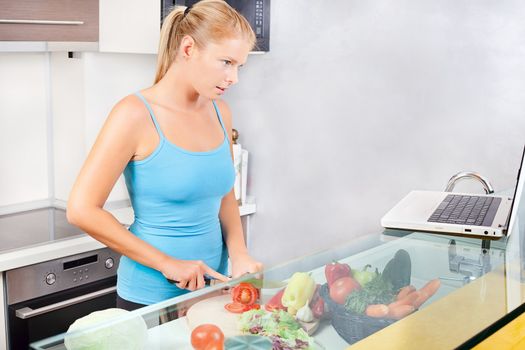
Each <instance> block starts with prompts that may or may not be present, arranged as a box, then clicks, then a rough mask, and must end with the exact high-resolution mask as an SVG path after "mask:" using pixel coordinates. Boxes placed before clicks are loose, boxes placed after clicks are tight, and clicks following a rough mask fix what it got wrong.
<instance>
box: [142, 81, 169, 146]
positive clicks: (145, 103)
mask: <svg viewBox="0 0 525 350" xmlns="http://www.w3.org/2000/svg"><path fill="white" fill-rule="evenodd" d="M135 95H137V97H138V98H140V99H141V100H142V102H144V105H145V106H146V108H147V109H148V112H149V115H150V117H151V120H152V121H153V124H155V129H157V132H158V133H159V137H160V138H161V139H163V138H164V134H163V133H162V129H161V128H160V125H159V123H158V122H157V118H155V113H153V109H151V106H150V104H149V103H148V101H147V100H146V98H145V97H144V96H142V94H141V93H140V92H139V91H137V92H135Z"/></svg>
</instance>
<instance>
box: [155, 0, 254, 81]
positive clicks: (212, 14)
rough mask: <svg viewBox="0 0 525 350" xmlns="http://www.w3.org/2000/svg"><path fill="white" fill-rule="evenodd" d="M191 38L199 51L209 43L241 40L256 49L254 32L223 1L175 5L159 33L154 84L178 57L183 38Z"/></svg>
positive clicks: (246, 22)
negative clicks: (240, 38)
mask: <svg viewBox="0 0 525 350" xmlns="http://www.w3.org/2000/svg"><path fill="white" fill-rule="evenodd" d="M185 35H189V36H191V37H192V38H193V40H195V44H196V46H197V47H199V48H203V47H205V46H206V44H207V43H208V42H215V43H218V42H220V41H221V40H223V39H229V38H235V37H238V36H240V37H242V38H244V39H246V40H247V42H248V43H249V44H250V45H251V46H250V48H251V49H253V47H254V46H255V33H254V32H253V29H252V28H251V27H250V24H249V23H248V21H247V20H246V18H244V17H243V16H242V15H241V14H239V13H238V12H237V11H235V10H234V9H233V8H232V7H231V6H230V5H228V4H227V3H226V2H225V1H223V0H201V1H199V2H197V3H196V4H194V5H193V6H191V8H189V9H188V8H186V7H184V6H176V7H175V8H174V9H173V10H172V11H171V12H170V13H169V14H168V15H167V16H166V17H165V18H164V22H163V24H162V29H161V31H160V41H159V54H158V58H157V72H156V74H155V83H157V82H158V81H159V80H160V79H162V77H163V76H164V75H165V74H166V72H167V71H168V69H169V67H170V66H171V64H172V63H173V61H174V60H175V57H176V56H177V51H178V49H179V46H180V43H181V40H182V38H183V37H184V36H185Z"/></svg>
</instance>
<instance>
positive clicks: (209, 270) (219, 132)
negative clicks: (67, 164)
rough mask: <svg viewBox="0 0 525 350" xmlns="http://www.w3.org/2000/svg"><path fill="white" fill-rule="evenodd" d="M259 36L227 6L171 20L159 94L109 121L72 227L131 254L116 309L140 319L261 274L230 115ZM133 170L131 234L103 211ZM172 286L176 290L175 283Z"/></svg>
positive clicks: (121, 107) (203, 5)
mask: <svg viewBox="0 0 525 350" xmlns="http://www.w3.org/2000/svg"><path fill="white" fill-rule="evenodd" d="M254 43H255V35H254V33H253V31H252V29H251V28H250V26H249V24H248V22H247V21H246V19H245V18H244V17H242V16H241V15H240V14H239V13H237V12H236V11H235V10H234V9H232V8H231V7H230V6H229V5H228V4H226V3H225V2H224V1H222V0H203V1H200V2H198V3H196V4H195V5H193V6H191V7H187V8H185V7H176V8H175V9H173V11H172V12H171V13H170V14H169V15H168V16H167V17H166V18H165V20H164V23H163V26H162V30H161V38H160V47H159V55H158V66H157V73H156V77H155V83H154V85H153V86H151V87H149V88H146V89H144V90H142V91H140V92H137V93H135V94H132V95H129V96H127V97H125V98H124V99H122V100H121V101H120V102H118V103H117V104H116V106H115V107H114V108H113V110H112V111H111V113H110V114H109V116H108V118H107V120H106V122H105V124H104V126H103V128H102V130H101V131H100V134H99V136H98V138H97V140H96V141H95V144H94V145H93V148H92V150H91V152H90V154H89V156H88V158H87V160H86V161H85V163H84V166H83V167H82V170H81V172H80V174H79V176H78V178H77V180H76V182H75V185H74V187H73V190H72V192H71V196H70V198H69V202H68V208H67V215H68V219H69V221H70V222H71V223H73V224H75V225H77V226H79V227H80V228H81V229H83V230H84V231H86V232H88V233H89V234H90V235H91V236H93V237H94V238H95V239H97V240H99V241H101V242H102V243H104V244H105V245H107V246H108V247H110V248H112V249H114V250H115V251H118V252H120V253H121V254H122V255H123V256H122V259H121V261H120V266H119V269H118V282H117V293H118V297H117V306H118V307H121V308H124V309H128V310H132V309H135V308H138V307H141V306H143V305H149V304H153V303H156V302H159V301H162V300H165V299H168V298H171V297H174V296H177V295H180V294H183V293H185V292H188V291H193V290H196V289H199V288H202V287H204V286H205V276H207V277H209V278H214V279H218V280H221V281H226V280H228V277H226V276H225V273H226V271H227V260H228V256H229V258H230V260H231V267H232V271H231V272H232V276H233V277H234V278H235V277H238V276H240V275H242V274H244V273H252V272H257V271H260V270H261V269H262V265H261V263H260V262H257V261H255V260H254V259H253V258H252V257H251V256H250V255H249V254H248V251H247V249H246V244H245V242H244V238H243V231H242V226H241V221H240V215H239V209H238V206H237V202H236V201H235V197H234V194H233V183H234V177H235V173H234V169H233V165H232V156H231V154H232V153H231V152H232V150H231V127H232V121H231V112H230V110H229V108H228V106H227V104H226V103H225V102H224V101H222V100H221V99H220V97H221V95H222V94H224V93H225V91H226V90H227V89H228V88H230V87H231V86H232V85H234V84H235V83H237V80H238V69H239V67H240V66H242V65H243V64H244V63H245V62H246V59H247V56H248V52H249V51H250V50H251V49H252V48H253V46H254ZM122 173H124V176H125V179H126V185H127V188H128V192H129V195H130V199H131V204H132V206H133V209H134V212H135V221H134V222H133V224H132V225H131V227H130V228H129V230H126V229H125V228H123V227H122V226H121V225H120V224H119V222H118V221H117V220H116V219H115V218H114V217H113V216H112V215H111V214H110V213H109V212H107V211H105V210H104V209H103V205H104V203H105V201H106V199H107V197H108V195H109V193H110V192H111V189H112V188H113V186H114V184H115V182H116V181H117V179H118V178H119V176H120V175H121V174H122ZM168 279H170V280H173V281H176V284H171V283H169V282H168Z"/></svg>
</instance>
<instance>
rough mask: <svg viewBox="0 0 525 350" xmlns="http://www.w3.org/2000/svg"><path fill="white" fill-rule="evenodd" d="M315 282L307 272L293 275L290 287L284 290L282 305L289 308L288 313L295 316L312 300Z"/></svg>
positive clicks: (289, 283)
mask: <svg viewBox="0 0 525 350" xmlns="http://www.w3.org/2000/svg"><path fill="white" fill-rule="evenodd" d="M315 286H316V284H315V281H314V279H313V278H312V277H310V275H309V274H307V273H306V272H296V273H294V274H293V275H292V278H291V279H290V282H288V286H286V289H285V290H284V294H283V297H282V298H281V303H282V304H283V306H286V307H287V308H288V312H289V313H290V314H292V315H294V316H295V314H296V313H297V310H299V309H300V308H302V307H303V306H305V305H306V303H307V302H308V300H311V299H312V296H313V295H314V292H315Z"/></svg>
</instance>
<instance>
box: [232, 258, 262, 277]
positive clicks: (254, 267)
mask: <svg viewBox="0 0 525 350" xmlns="http://www.w3.org/2000/svg"><path fill="white" fill-rule="evenodd" d="M231 263H232V278H237V277H240V276H242V275H244V274H247V273H255V272H261V271H262V270H263V264H262V263H261V262H259V261H256V260H255V259H253V258H252V257H251V256H250V255H248V254H241V255H238V256H235V257H232V258H231Z"/></svg>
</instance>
